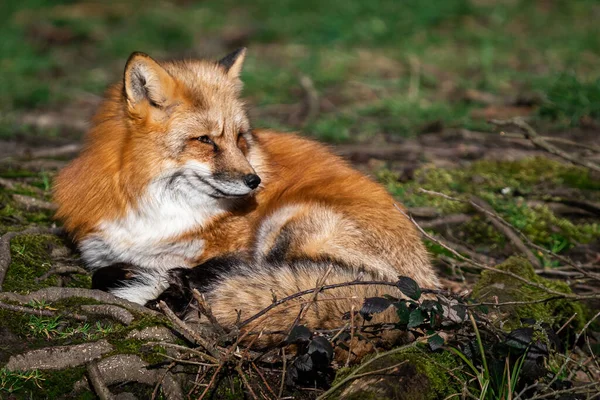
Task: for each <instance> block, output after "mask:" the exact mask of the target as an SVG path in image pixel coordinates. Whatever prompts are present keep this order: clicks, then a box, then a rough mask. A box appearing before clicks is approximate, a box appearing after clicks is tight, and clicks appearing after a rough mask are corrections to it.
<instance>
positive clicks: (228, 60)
mask: <svg viewBox="0 0 600 400" xmlns="http://www.w3.org/2000/svg"><path fill="white" fill-rule="evenodd" d="M245 53H246V47H240V48H239V49H237V50H234V51H232V52H231V53H229V54H227V55H226V56H225V57H223V58H221V59H220V60H219V65H221V66H222V67H223V68H225V71H229V68H231V66H232V65H233V64H235V61H236V60H237V59H238V58H239V57H240V56H241V55H244V54H245Z"/></svg>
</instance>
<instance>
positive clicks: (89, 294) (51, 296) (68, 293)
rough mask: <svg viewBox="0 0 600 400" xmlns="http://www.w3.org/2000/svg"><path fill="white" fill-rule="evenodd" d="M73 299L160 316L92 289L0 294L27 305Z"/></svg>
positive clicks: (50, 289) (60, 289) (47, 289)
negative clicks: (92, 301) (79, 298)
mask: <svg viewBox="0 0 600 400" xmlns="http://www.w3.org/2000/svg"><path fill="white" fill-rule="evenodd" d="M73 297H82V298H86V299H93V300H96V301H99V302H101V303H107V304H114V305H117V306H120V307H123V308H125V309H127V310H130V311H134V312H136V313H139V314H142V315H148V316H152V317H157V316H161V315H162V314H161V313H159V312H157V311H154V310H151V309H149V308H146V307H144V306H142V305H139V304H136V303H132V302H130V301H127V300H124V299H120V298H118V297H115V296H113V295H112V294H110V293H106V292H102V291H100V290H93V289H83V288H63V287H49V288H44V289H40V290H38V291H36V292H33V293H30V294H27V295H23V294H18V293H10V292H4V293H0V300H9V301H15V302H17V303H21V304H27V303H29V302H30V301H42V300H43V301H47V302H55V301H58V300H62V299H69V298H73Z"/></svg>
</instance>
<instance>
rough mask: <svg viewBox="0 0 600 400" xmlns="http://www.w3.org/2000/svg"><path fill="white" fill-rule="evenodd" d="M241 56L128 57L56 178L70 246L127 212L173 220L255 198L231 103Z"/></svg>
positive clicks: (244, 125)
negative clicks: (183, 212)
mask: <svg viewBox="0 0 600 400" xmlns="http://www.w3.org/2000/svg"><path fill="white" fill-rule="evenodd" d="M244 56H245V49H240V50H238V51H235V52H233V53H231V54H230V55H228V56H226V57H225V58H223V59H221V60H220V61H218V62H216V61H206V60H183V61H168V62H157V61H155V60H154V59H152V58H151V57H149V56H148V55H146V54H143V53H133V54H132V55H131V56H130V57H129V60H128V61H127V64H126V66H125V72H124V75H123V81H122V82H121V83H119V84H117V85H114V86H112V87H111V88H110V89H109V91H108V92H107V97H106V99H105V101H104V102H103V103H102V105H101V106H100V108H99V110H98V112H97V114H96V116H95V117H94V121H93V125H92V127H91V129H90V131H89V132H88V134H87V136H86V145H85V147H84V149H83V151H82V152H81V154H80V155H79V157H77V158H76V159H75V160H73V162H71V163H70V164H69V165H68V166H67V167H65V168H64V169H63V170H62V171H61V172H60V174H59V175H58V177H57V179H56V180H55V185H54V200H55V201H56V203H57V204H58V211H57V213H56V218H57V219H60V220H62V221H63V222H64V226H65V228H66V229H67V230H68V231H69V232H71V233H72V234H73V236H74V237H75V238H76V239H80V238H82V237H84V236H86V235H87V234H88V233H92V232H94V231H95V230H96V229H97V227H98V226H99V224H100V223H101V222H102V221H110V220H115V219H118V218H121V217H124V216H125V213H126V212H127V210H130V209H134V210H136V211H139V210H143V209H152V210H155V211H157V212H159V213H163V214H165V213H166V214H169V213H174V215H179V214H181V213H179V214H178V213H176V212H175V211H174V208H173V204H179V205H180V207H183V208H184V209H186V210H187V209H190V210H198V211H200V210H202V209H203V207H202V206H203V205H208V204H209V202H207V200H208V199H210V204H214V201H216V202H217V203H218V204H222V205H226V206H228V205H232V204H235V205H240V204H241V203H239V202H238V201H236V200H235V199H238V198H245V197H248V196H251V195H252V194H253V192H254V191H255V190H256V189H257V188H258V187H259V185H260V183H261V178H260V177H259V176H258V174H257V171H256V170H255V168H257V167H258V168H259V172H260V173H261V174H264V173H265V171H263V169H262V167H261V164H262V163H261V152H260V149H259V146H257V145H256V144H257V141H258V140H257V139H256V138H255V137H254V135H253V133H252V131H251V129H250V123H249V121H248V117H247V115H246V111H245V109H244V104H243V102H242V101H241V100H240V99H239V96H240V92H241V88H242V83H241V81H240V78H239V75H240V72H241V68H242V64H243V61H244ZM207 198H208V199H207ZM145 200H146V201H145ZM229 200H233V201H232V202H231V203H230V202H229ZM144 201H145V203H144V204H145V206H146V207H138V206H140V204H141V203H140V202H144ZM251 203H252V202H248V203H247V204H251ZM161 204H162V205H161ZM244 204H246V203H244ZM148 206H151V207H148ZM204 208H205V207H204ZM226 208H227V207H226ZM179 211H181V209H179ZM148 212H149V213H150V214H152V212H150V211H148ZM169 215H170V214H169ZM196 217H197V216H194V218H196ZM184 219H185V218H184ZM149 220H152V219H151V218H150V219H149Z"/></svg>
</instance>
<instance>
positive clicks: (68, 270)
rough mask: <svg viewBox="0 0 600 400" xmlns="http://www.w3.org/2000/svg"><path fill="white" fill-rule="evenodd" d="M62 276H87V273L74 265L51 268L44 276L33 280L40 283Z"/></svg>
mask: <svg viewBox="0 0 600 400" xmlns="http://www.w3.org/2000/svg"><path fill="white" fill-rule="evenodd" d="M64 274H81V275H87V274H88V271H86V270H85V269H83V268H81V267H77V266H75V265H64V266H61V267H55V268H52V269H51V270H50V271H48V272H46V273H45V274H44V275H42V276H40V277H38V278H35V281H36V282H42V281H45V280H46V279H48V278H50V277H51V276H52V275H64Z"/></svg>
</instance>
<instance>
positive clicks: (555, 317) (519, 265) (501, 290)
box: [473, 257, 585, 329]
mask: <svg viewBox="0 0 600 400" xmlns="http://www.w3.org/2000/svg"><path fill="white" fill-rule="evenodd" d="M496 269H498V270H501V271H510V272H513V273H515V274H517V275H519V276H522V277H523V278H526V279H527V280H529V281H531V282H534V283H537V284H540V285H543V286H545V287H547V288H549V289H552V290H555V291H558V292H562V293H572V292H571V289H570V288H569V286H568V285H567V284H565V283H562V282H558V281H553V280H549V279H544V278H541V277H539V276H537V275H536V273H535V272H534V270H533V267H532V266H531V264H530V263H529V262H528V261H527V260H526V259H524V258H521V257H511V258H509V259H508V260H506V261H505V262H504V263H502V264H500V265H498V266H496ZM551 296H552V295H549V294H548V293H546V292H544V291H543V290H541V289H538V288H536V287H532V286H530V285H527V284H525V283H524V282H522V281H520V280H518V279H516V278H513V277H511V276H508V275H505V274H502V273H499V272H494V271H485V272H483V273H482V274H481V278H480V279H479V281H478V282H477V284H476V285H475V287H474V288H473V297H474V298H476V299H477V300H479V301H486V302H487V301H494V300H495V299H496V298H497V299H498V301H499V302H506V301H536V300H541V299H545V298H548V297H551ZM575 313H577V317H576V318H574V319H573V321H572V322H571V325H570V326H571V327H572V328H574V329H581V328H582V327H583V325H584V324H585V312H584V308H583V306H582V305H581V304H580V303H578V302H575V301H573V300H569V299H561V300H552V301H548V302H545V303H536V304H528V305H517V306H505V307H502V318H501V321H502V324H503V328H505V329H515V328H518V327H519V326H521V320H522V319H533V320H535V321H537V322H545V323H548V324H550V325H552V326H554V327H559V326H561V325H562V324H564V323H565V322H566V321H567V320H568V319H569V318H571V316H572V315H573V314H575Z"/></svg>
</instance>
